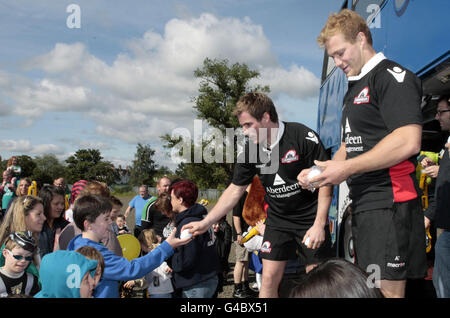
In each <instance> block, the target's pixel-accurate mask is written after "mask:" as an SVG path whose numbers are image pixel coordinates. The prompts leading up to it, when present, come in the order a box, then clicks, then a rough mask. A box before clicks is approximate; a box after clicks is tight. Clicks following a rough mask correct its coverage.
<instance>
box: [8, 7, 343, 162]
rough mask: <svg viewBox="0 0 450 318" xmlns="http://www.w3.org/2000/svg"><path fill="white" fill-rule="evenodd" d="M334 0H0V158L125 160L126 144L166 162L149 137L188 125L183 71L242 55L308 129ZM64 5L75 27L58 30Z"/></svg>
mask: <svg viewBox="0 0 450 318" xmlns="http://www.w3.org/2000/svg"><path fill="white" fill-rule="evenodd" d="M341 3H342V1H341V0H321V1H310V0H279V1H276V0H187V1H181V0H180V1H175V0H164V1H163V0H158V1H156V0H133V1H124V0H122V1H119V0H114V1H111V0H108V1H106V0H94V1H92V0H91V1H88V0H86V1H84V0H83V1H81V0H78V1H75V0H72V1H61V0H39V1H26V0H18V1H14V2H12V1H4V0H1V1H0V43H1V46H2V50H0V134H1V136H2V138H1V139H0V155H1V156H2V158H3V159H6V158H9V157H10V156H11V155H22V154H25V155H29V156H32V157H34V156H41V155H43V154H46V153H53V154H55V155H56V156H57V157H58V158H59V159H60V160H64V159H65V158H67V157H68V156H69V155H71V154H73V153H74V152H75V151H76V150H78V149H81V148H96V149H99V150H100V151H101V153H102V155H103V156H104V158H105V159H106V160H109V161H111V162H112V163H114V164H115V165H116V166H118V165H119V164H120V165H122V166H125V165H127V164H130V163H131V161H132V160H133V157H134V154H135V151H136V145H137V143H138V142H140V143H145V144H146V143H148V144H150V145H151V146H152V148H154V149H156V150H157V154H156V157H155V159H156V160H157V163H158V164H160V165H166V166H169V167H171V168H173V167H174V166H175V164H174V163H173V162H171V161H170V160H168V156H167V154H166V153H165V151H164V150H163V149H162V145H161V141H160V139H159V136H161V135H163V134H165V133H169V134H170V133H171V132H172V131H173V130H174V129H175V128H180V127H181V128H187V129H190V130H191V129H192V127H193V122H194V118H195V115H194V112H193V109H192V106H193V104H192V102H191V99H192V97H194V96H196V94H197V89H198V81H197V80H196V79H195V78H194V77H193V70H194V69H196V68H197V67H199V66H201V63H202V61H203V60H204V58H205V57H209V58H221V59H223V58H226V59H228V60H229V61H230V62H240V63H246V64H248V65H249V66H250V67H251V68H253V69H256V70H258V71H259V72H260V74H261V76H260V78H259V79H258V81H257V83H260V84H263V85H269V86H270V87H271V93H270V96H271V97H272V99H273V100H274V102H275V105H276V107H277V109H278V111H279V113H280V117H281V119H282V120H286V121H298V122H302V123H304V124H306V125H308V126H310V127H311V128H313V129H315V128H316V111H317V101H318V93H319V85H320V80H319V79H320V74H321V70H322V60H323V51H322V50H321V49H319V47H318V46H317V44H316V37H317V35H318V34H319V32H320V30H321V28H322V26H323V25H324V23H325V21H326V19H327V17H328V15H329V14H330V13H331V12H334V11H337V10H338V9H339V7H340V5H341ZM70 4H76V5H78V6H79V8H80V15H79V17H80V20H79V21H80V28H69V27H68V25H67V19H68V17H69V16H70V15H71V14H72V13H73V12H72V11H71V12H66V9H67V7H68V6H69V5H70Z"/></svg>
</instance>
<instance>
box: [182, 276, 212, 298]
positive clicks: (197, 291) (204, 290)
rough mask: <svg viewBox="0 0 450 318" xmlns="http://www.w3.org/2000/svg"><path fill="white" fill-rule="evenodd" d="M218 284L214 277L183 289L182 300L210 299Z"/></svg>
mask: <svg viewBox="0 0 450 318" xmlns="http://www.w3.org/2000/svg"><path fill="white" fill-rule="evenodd" d="M218 282H219V279H218V278H217V276H214V277H213V278H210V279H208V280H205V281H203V282H200V283H198V284H196V285H194V286H191V287H187V288H183V291H182V295H183V298H211V297H212V296H213V295H214V292H215V291H216V288H217V284H218Z"/></svg>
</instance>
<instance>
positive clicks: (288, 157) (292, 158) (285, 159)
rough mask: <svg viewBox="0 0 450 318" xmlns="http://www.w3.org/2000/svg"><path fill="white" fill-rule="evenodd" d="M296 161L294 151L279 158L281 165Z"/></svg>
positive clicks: (296, 156)
mask: <svg viewBox="0 0 450 318" xmlns="http://www.w3.org/2000/svg"><path fill="white" fill-rule="evenodd" d="M297 160H298V155H297V152H296V151H295V150H294V149H291V150H288V152H286V154H285V155H284V156H283V158H281V162H282V163H291V162H294V161H297Z"/></svg>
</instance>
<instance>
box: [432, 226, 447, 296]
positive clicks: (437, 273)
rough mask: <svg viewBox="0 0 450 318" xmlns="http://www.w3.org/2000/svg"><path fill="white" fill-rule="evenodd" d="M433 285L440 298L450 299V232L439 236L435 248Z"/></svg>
mask: <svg viewBox="0 0 450 318" xmlns="http://www.w3.org/2000/svg"><path fill="white" fill-rule="evenodd" d="M434 251H435V257H434V270H433V285H434V289H435V290H436V295H437V297H438V298H450V231H444V232H442V234H441V235H440V236H439V238H438V239H437V242H436V246H435V247H434Z"/></svg>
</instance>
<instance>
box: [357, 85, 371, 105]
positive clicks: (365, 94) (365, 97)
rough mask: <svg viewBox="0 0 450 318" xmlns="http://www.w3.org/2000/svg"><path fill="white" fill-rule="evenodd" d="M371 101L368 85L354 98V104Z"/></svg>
mask: <svg viewBox="0 0 450 318" xmlns="http://www.w3.org/2000/svg"><path fill="white" fill-rule="evenodd" d="M369 101H370V95H369V88H368V87H367V86H366V87H364V88H363V90H362V91H360V92H359V94H358V96H356V97H355V99H354V100H353V104H358V105H359V104H365V103H368V102H369Z"/></svg>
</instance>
